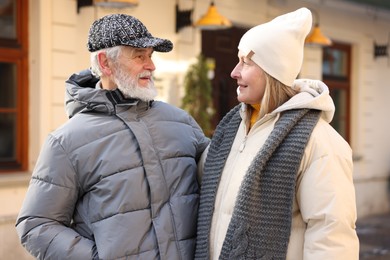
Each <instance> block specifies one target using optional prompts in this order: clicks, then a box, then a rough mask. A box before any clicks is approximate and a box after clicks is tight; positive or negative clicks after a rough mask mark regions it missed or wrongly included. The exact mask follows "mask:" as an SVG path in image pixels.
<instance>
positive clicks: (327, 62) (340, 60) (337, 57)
mask: <svg viewBox="0 0 390 260" xmlns="http://www.w3.org/2000/svg"><path fill="white" fill-rule="evenodd" d="M347 58H348V55H347V53H346V52H345V51H343V50H338V49H331V48H324V51H323V63H322V73H323V74H324V75H326V76H334V77H347V76H348V75H347V74H348V70H347V66H348V60H347Z"/></svg>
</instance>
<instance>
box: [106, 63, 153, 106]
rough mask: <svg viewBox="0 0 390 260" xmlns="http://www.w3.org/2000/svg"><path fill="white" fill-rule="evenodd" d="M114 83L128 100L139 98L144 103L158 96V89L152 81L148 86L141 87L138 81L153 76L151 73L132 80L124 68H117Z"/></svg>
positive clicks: (142, 74) (145, 73)
mask: <svg viewBox="0 0 390 260" xmlns="http://www.w3.org/2000/svg"><path fill="white" fill-rule="evenodd" d="M113 76H114V82H115V84H116V85H117V87H118V89H119V90H120V91H121V92H122V94H123V95H124V96H125V97H126V98H137V99H140V100H143V101H151V100H153V99H154V98H155V97H156V96H157V89H156V87H155V86H154V82H153V80H151V81H150V82H149V83H148V85H147V86H145V87H143V86H139V85H138V83H137V81H138V79H139V78H141V77H144V76H151V72H147V71H146V72H143V73H141V74H139V75H137V78H131V76H130V75H129V74H127V73H126V72H125V71H124V70H123V69H122V68H118V67H117V68H116V70H115V72H114V75H113Z"/></svg>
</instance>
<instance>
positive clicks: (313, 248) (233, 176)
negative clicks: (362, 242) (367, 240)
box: [200, 80, 359, 260]
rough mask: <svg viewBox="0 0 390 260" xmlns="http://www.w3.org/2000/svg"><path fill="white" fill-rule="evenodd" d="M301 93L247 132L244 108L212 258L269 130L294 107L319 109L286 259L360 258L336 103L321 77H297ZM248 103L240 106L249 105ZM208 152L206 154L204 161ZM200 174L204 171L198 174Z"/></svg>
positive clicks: (216, 219) (218, 205)
mask: <svg viewBox="0 0 390 260" xmlns="http://www.w3.org/2000/svg"><path fill="white" fill-rule="evenodd" d="M295 87H297V88H300V89H301V90H300V93H299V94H297V95H296V96H294V97H293V98H291V99H290V100H289V101H288V102H286V103H285V104H283V105H282V106H280V107H279V108H278V109H276V110H275V111H273V112H272V113H270V114H267V115H266V116H265V117H263V118H262V119H260V120H259V121H257V122H256V123H255V124H254V125H253V127H252V128H251V129H250V131H249V132H248V133H247V126H246V122H247V121H248V120H249V119H247V118H246V117H245V116H246V113H244V111H241V116H242V118H243V120H242V121H241V124H240V126H239V129H238V132H237V135H236V137H235V140H234V142H233V145H232V148H231V151H230V154H229V156H228V158H227V161H226V164H225V166H224V169H223V172H222V177H221V180H220V182H219V186H218V191H217V195H216V201H215V209H214V214H213V220H212V225H211V233H210V259H218V257H219V254H220V252H221V248H222V245H223V242H224V239H225V235H226V232H227V228H228V225H229V222H230V219H231V217H232V213H233V209H234V204H235V200H236V197H237V194H238V192H239V188H240V185H241V182H242V180H243V177H244V175H245V173H246V171H247V169H248V167H249V165H250V163H251V162H252V160H253V158H254V156H255V155H256V154H257V152H258V151H259V150H260V148H261V146H262V145H263V144H264V142H265V140H266V139H267V137H268V135H269V134H270V133H271V131H272V129H273V127H274V125H275V122H276V121H277V120H278V119H279V116H280V113H281V112H283V111H286V110H290V109H295V108H297V109H298V108H310V109H317V110H321V111H322V114H321V118H320V119H319V122H318V123H317V125H316V126H315V128H314V130H313V132H312V135H311V137H310V139H309V142H308V144H307V147H306V149H305V151H304V155H303V158H302V161H301V165H300V169H299V171H298V175H297V183H296V192H295V197H294V202H293V215H292V226H291V234H290V240H289V245H288V251H287V259H288V260H301V259H305V260H323V259H332V260H345V259H348V260H355V259H356V260H357V259H358V258H359V256H358V255H359V241H358V237H357V234H356V231H355V221H356V202H355V190H354V185H353V178H352V170H353V163H352V151H351V148H350V146H349V145H348V143H347V142H346V141H345V140H344V139H343V138H342V137H341V136H340V135H339V134H338V133H337V132H336V131H335V130H334V129H333V128H332V127H331V126H330V125H329V122H330V121H331V120H332V118H333V114H334V111H335V110H334V109H335V108H334V104H333V101H332V99H331V98H330V96H329V90H328V88H327V86H326V85H325V84H323V83H322V82H321V81H314V80H296V81H295ZM245 108H246V105H245V104H243V105H242V109H243V110H245ZM206 154H207V151H206V152H205V153H204V155H203V156H202V162H204V160H205V157H206ZM200 174H202V173H200Z"/></svg>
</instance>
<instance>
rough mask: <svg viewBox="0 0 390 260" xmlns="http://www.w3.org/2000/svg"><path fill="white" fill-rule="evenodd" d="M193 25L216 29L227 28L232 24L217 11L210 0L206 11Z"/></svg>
mask: <svg viewBox="0 0 390 260" xmlns="http://www.w3.org/2000/svg"><path fill="white" fill-rule="evenodd" d="M195 26H196V27H198V28H199V29H204V30H217V29H225V28H229V27H231V26H232V23H231V22H230V21H229V20H228V19H227V18H225V17H224V16H222V15H221V14H220V13H218V11H217V8H216V7H215V5H214V2H211V4H210V6H209V9H208V10H207V13H206V14H205V15H203V16H202V17H201V18H200V19H199V20H198V21H197V22H196V23H195Z"/></svg>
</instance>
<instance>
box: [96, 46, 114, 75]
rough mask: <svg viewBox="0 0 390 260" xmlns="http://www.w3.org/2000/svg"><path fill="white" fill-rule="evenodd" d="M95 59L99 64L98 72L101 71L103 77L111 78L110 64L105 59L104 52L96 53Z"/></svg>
mask: <svg viewBox="0 0 390 260" xmlns="http://www.w3.org/2000/svg"><path fill="white" fill-rule="evenodd" d="M97 59H98V62H99V66H100V70H101V71H102V73H103V75H106V76H111V74H112V70H111V64H110V62H109V60H108V58H107V55H106V53H105V52H104V51H102V52H100V53H98V55H97Z"/></svg>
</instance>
